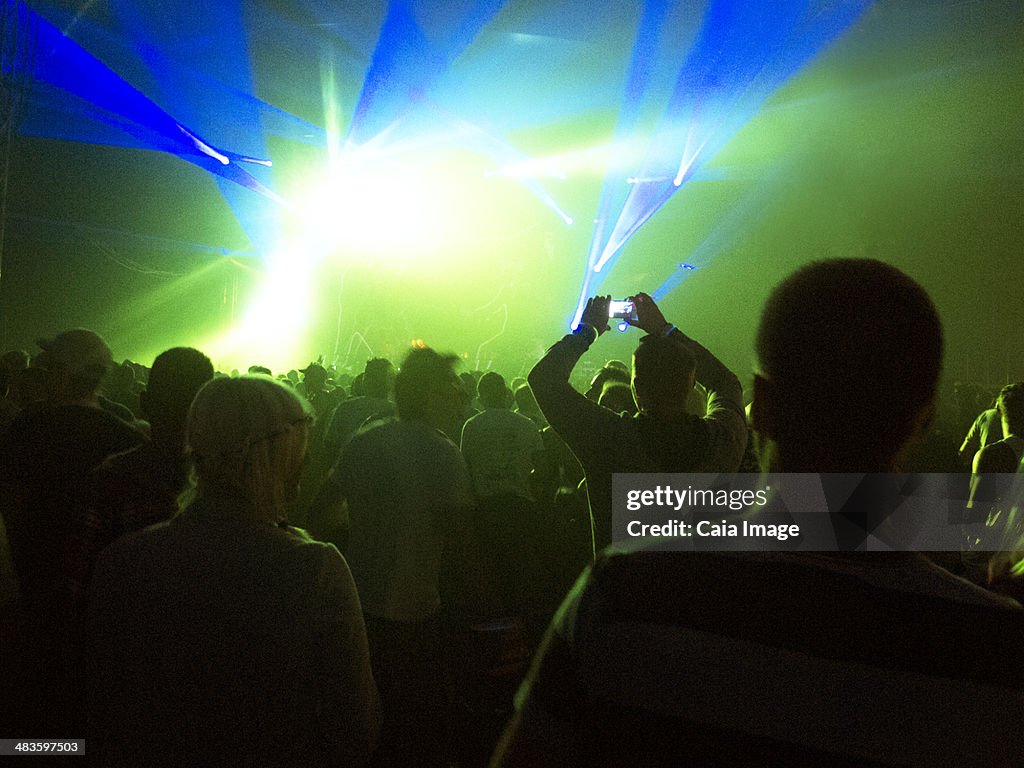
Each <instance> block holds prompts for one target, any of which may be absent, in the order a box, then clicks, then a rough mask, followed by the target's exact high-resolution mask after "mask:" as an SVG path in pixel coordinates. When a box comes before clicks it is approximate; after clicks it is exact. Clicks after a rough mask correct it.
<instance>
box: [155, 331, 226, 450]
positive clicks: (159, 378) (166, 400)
mask: <svg viewBox="0 0 1024 768" xmlns="http://www.w3.org/2000/svg"><path fill="white" fill-rule="evenodd" d="M212 378H213V364H212V363H211V362H210V358H208V357H207V356H206V355H204V354H203V353H202V352H200V351H199V350H198V349H192V348H190V347H174V348H172V349H168V350H167V351H165V352H161V353H160V354H159V355H157V358H156V360H154V361H153V367H152V368H151V369H150V372H149V382H148V383H147V384H146V389H145V390H144V391H143V392H142V393H141V394H140V395H139V405H140V407H141V408H142V414H143V416H145V418H147V419H148V420H149V422H150V424H151V425H152V426H153V428H154V431H155V433H158V434H162V433H165V432H169V433H171V435H173V436H174V437H179V436H180V435H183V434H184V428H185V420H186V417H187V416H188V409H189V406H190V405H192V401H193V400H194V399H195V396H196V393H197V392H198V391H199V390H200V389H201V388H202V386H203V385H204V384H205V383H206V382H208V381H210V379H212ZM155 436H157V435H156V434H155Z"/></svg>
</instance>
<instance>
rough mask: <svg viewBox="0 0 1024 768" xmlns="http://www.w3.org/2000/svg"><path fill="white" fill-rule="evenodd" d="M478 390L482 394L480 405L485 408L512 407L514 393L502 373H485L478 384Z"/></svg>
mask: <svg viewBox="0 0 1024 768" xmlns="http://www.w3.org/2000/svg"><path fill="white" fill-rule="evenodd" d="M477 390H478V391H479V392H480V404H481V405H482V406H483V407H484V408H508V407H510V406H511V405H512V392H511V391H510V390H509V388H508V386H506V384H505V377H504V376H502V375H501V374H500V373H496V372H495V371H488V372H487V373H485V374H484V375H483V376H481V377H480V381H479V382H477Z"/></svg>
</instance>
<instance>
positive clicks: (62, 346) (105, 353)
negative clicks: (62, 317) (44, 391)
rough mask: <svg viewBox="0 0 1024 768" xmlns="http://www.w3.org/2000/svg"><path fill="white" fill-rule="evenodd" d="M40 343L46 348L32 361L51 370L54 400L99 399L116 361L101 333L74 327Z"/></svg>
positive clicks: (41, 340) (39, 342)
mask: <svg viewBox="0 0 1024 768" xmlns="http://www.w3.org/2000/svg"><path fill="white" fill-rule="evenodd" d="M36 343H37V344H38V345H39V347H40V348H41V349H42V350H43V351H42V352H40V353H39V354H38V355H36V357H35V359H34V360H33V361H32V364H33V365H34V366H36V367H38V368H42V369H44V370H46V371H48V372H49V375H50V385H51V395H50V399H51V400H52V401H53V402H55V403H65V402H74V401H78V400H89V399H95V397H96V393H97V392H98V391H99V388H100V382H102V381H103V377H104V376H105V375H106V373H107V371H108V370H109V369H110V367H111V366H112V365H113V363H114V359H113V356H112V355H111V354H110V347H108V346H107V343H106V342H105V341H104V340H103V339H102V338H101V337H100V336H99V334H97V333H94V332H93V331H89V330H86V329H85V328H72V329H71V330H68V331H64V332H63V333H59V334H57V335H56V336H52V337H50V338H45V339H40V340H39V341H38V342H36Z"/></svg>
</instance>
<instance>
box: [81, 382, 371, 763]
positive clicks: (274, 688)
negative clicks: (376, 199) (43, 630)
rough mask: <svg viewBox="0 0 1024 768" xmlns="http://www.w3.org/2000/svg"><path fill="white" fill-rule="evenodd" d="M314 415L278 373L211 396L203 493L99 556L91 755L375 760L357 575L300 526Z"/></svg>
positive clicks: (210, 388)
mask: <svg viewBox="0 0 1024 768" xmlns="http://www.w3.org/2000/svg"><path fill="white" fill-rule="evenodd" d="M310 421H311V411H310V408H309V406H308V404H307V403H306V402H305V401H303V400H301V399H300V398H299V397H298V396H296V395H295V394H294V393H293V392H292V391H291V390H290V389H289V388H287V387H284V386H282V385H281V384H279V383H277V382H276V381H274V380H273V379H271V378H269V377H266V376H242V377H239V378H220V379H214V380H213V381H211V382H209V383H208V384H206V385H205V386H204V387H203V388H202V389H201V390H200V391H199V393H198V395H196V399H195V401H194V402H193V404H192V407H191V409H190V412H189V417H188V427H187V443H188V449H189V452H190V454H191V458H192V461H193V464H194V472H195V489H194V491H193V494H192V496H193V498H192V499H191V501H190V502H189V503H188V505H187V506H186V508H185V509H184V510H183V511H182V512H181V513H180V514H179V515H178V516H177V517H175V518H174V519H172V520H170V521H169V522H166V523H161V524H159V525H156V526H152V527H150V528H147V529H146V530H144V531H142V532H140V533H138V534H134V535H129V536H126V537H124V538H122V539H121V540H119V541H117V542H116V543H115V544H113V545H112V546H111V547H109V548H107V549H106V550H105V551H104V552H103V553H102V555H101V556H100V559H99V562H98V564H97V567H96V572H95V575H94V578H93V581H92V584H91V589H90V604H89V614H88V622H87V624H88V635H89V641H90V642H89V677H90V686H89V693H90V706H89V715H90V718H89V719H90V722H89V725H90V727H89V739H90V741H89V748H90V752H92V753H93V754H94V755H98V756H99V764H102V765H108V766H117V765H149V766H159V765H239V766H242V765H275V766H277V765H280V766H299V765H302V766H306V765H363V764H365V763H367V762H368V760H369V758H370V756H371V754H372V752H373V750H374V748H375V746H376V741H377V737H378V730H379V717H380V713H379V704H378V696H377V689H376V685H375V683H374V680H373V675H372V672H371V669H370V661H369V653H368V650H367V642H366V629H365V625H364V623H363V617H362V609H361V607H360V603H359V597H358V595H357V593H356V588H355V584H354V583H353V581H352V576H351V574H350V572H349V569H348V565H347V564H346V562H345V560H344V558H342V556H341V555H340V554H339V553H338V551H337V549H335V548H334V546H333V545H330V544H324V543H321V542H317V541H313V540H312V539H311V538H310V537H309V536H308V535H307V534H306V533H305V532H304V531H301V530H299V529H296V528H291V527H289V526H288V525H287V523H286V520H285V518H286V510H287V507H288V503H289V502H290V501H291V500H293V499H294V498H295V497H296V495H297V493H298V485H299V477H300V475H301V473H302V465H303V461H304V457H305V454H306V443H307V439H308V431H309V424H310Z"/></svg>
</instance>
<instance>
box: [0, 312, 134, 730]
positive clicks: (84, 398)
mask: <svg viewBox="0 0 1024 768" xmlns="http://www.w3.org/2000/svg"><path fill="white" fill-rule="evenodd" d="M38 344H39V346H40V348H41V349H42V352H40V353H39V354H38V355H37V356H36V357H35V359H34V360H33V363H32V365H33V366H34V367H35V368H37V369H41V370H42V371H43V372H44V375H43V379H44V380H45V382H46V392H47V398H46V402H45V404H44V405H43V407H41V408H38V409H33V410H30V411H25V412H23V413H22V414H20V415H19V416H18V418H17V419H15V421H14V422H13V423H12V424H11V426H10V428H9V429H8V431H7V432H6V434H5V435H4V436H3V437H2V438H0V509H2V513H3V518H4V525H5V526H6V528H7V535H8V539H9V544H10V549H11V558H12V560H13V562H14V567H15V572H16V575H17V578H18V582H19V592H20V597H19V600H20V603H19V606H20V616H21V617H22V618H23V620H22V621H21V624H20V627H19V630H20V634H21V638H22V640H23V641H24V648H25V649H26V657H25V658H23V659H21V660H20V662H21V667H22V670H23V672H24V674H23V676H22V678H21V679H22V680H23V682H24V686H25V689H24V690H19V691H14V692H13V695H4V694H5V693H6V692H4V691H0V700H4V701H8V702H12V701H20V702H21V703H22V706H20V707H19V708H18V712H17V713H16V714H17V715H18V719H17V720H15V721H10V720H4V719H3V718H0V720H2V721H3V722H10V723H11V725H12V727H13V726H15V725H24V728H25V729H24V730H21V729H19V728H13V730H14V731H16V732H19V733H43V732H63V730H62V729H61V730H59V731H53V730H52V728H53V727H55V726H57V725H62V724H63V723H64V722H66V719H67V718H68V717H69V716H70V713H69V708H68V704H69V703H68V701H67V700H66V691H67V686H66V685H65V684H64V679H65V678H64V675H63V673H62V671H61V665H60V664H59V663H57V660H58V659H59V658H60V656H59V650H60V646H61V643H62V638H61V637H60V632H61V629H62V625H61V624H60V622H59V619H58V617H59V616H60V615H61V613H62V611H61V599H62V598H61V595H62V585H63V581H64V575H63V570H62V569H63V566H64V545H65V539H66V535H67V529H68V524H69V521H70V520H71V518H72V514H73V511H74V509H75V508H76V507H77V506H78V505H80V504H82V503H83V502H84V500H85V498H86V495H87V491H86V489H87V483H88V476H89V472H90V471H91V470H92V469H93V468H94V467H96V466H98V465H99V464H100V463H101V462H102V461H103V460H104V459H105V458H106V457H107V456H110V455H112V454H115V453H120V452H122V451H126V450H129V449H131V448H134V447H135V446H137V445H139V444H141V443H142V442H143V440H144V439H145V438H144V437H143V435H142V434H141V433H140V432H139V431H138V430H136V429H134V428H132V427H131V426H129V425H128V424H126V423H125V422H123V421H122V420H121V419H119V418H117V417H116V416H114V415H112V414H110V413H108V412H107V411H105V410H103V409H102V408H101V407H100V404H99V398H98V394H99V388H100V382H101V381H102V379H103V376H104V375H105V374H106V372H107V370H108V368H109V367H110V366H111V364H112V362H113V358H112V356H111V353H110V348H109V347H108V346H107V344H106V342H105V341H104V340H103V339H102V338H101V337H100V336H99V335H98V334H96V333H94V332H93V331H89V330H86V329H84V328H74V329H71V330H68V331H64V332H63V333H60V334H58V335H56V336H53V337H50V338H45V339H40V340H39V342H38ZM6 683H7V681H6V679H5V685H6ZM6 714H7V713H5V712H0V715H6ZM47 725H49V726H50V728H47V727H46V726H47Z"/></svg>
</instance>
